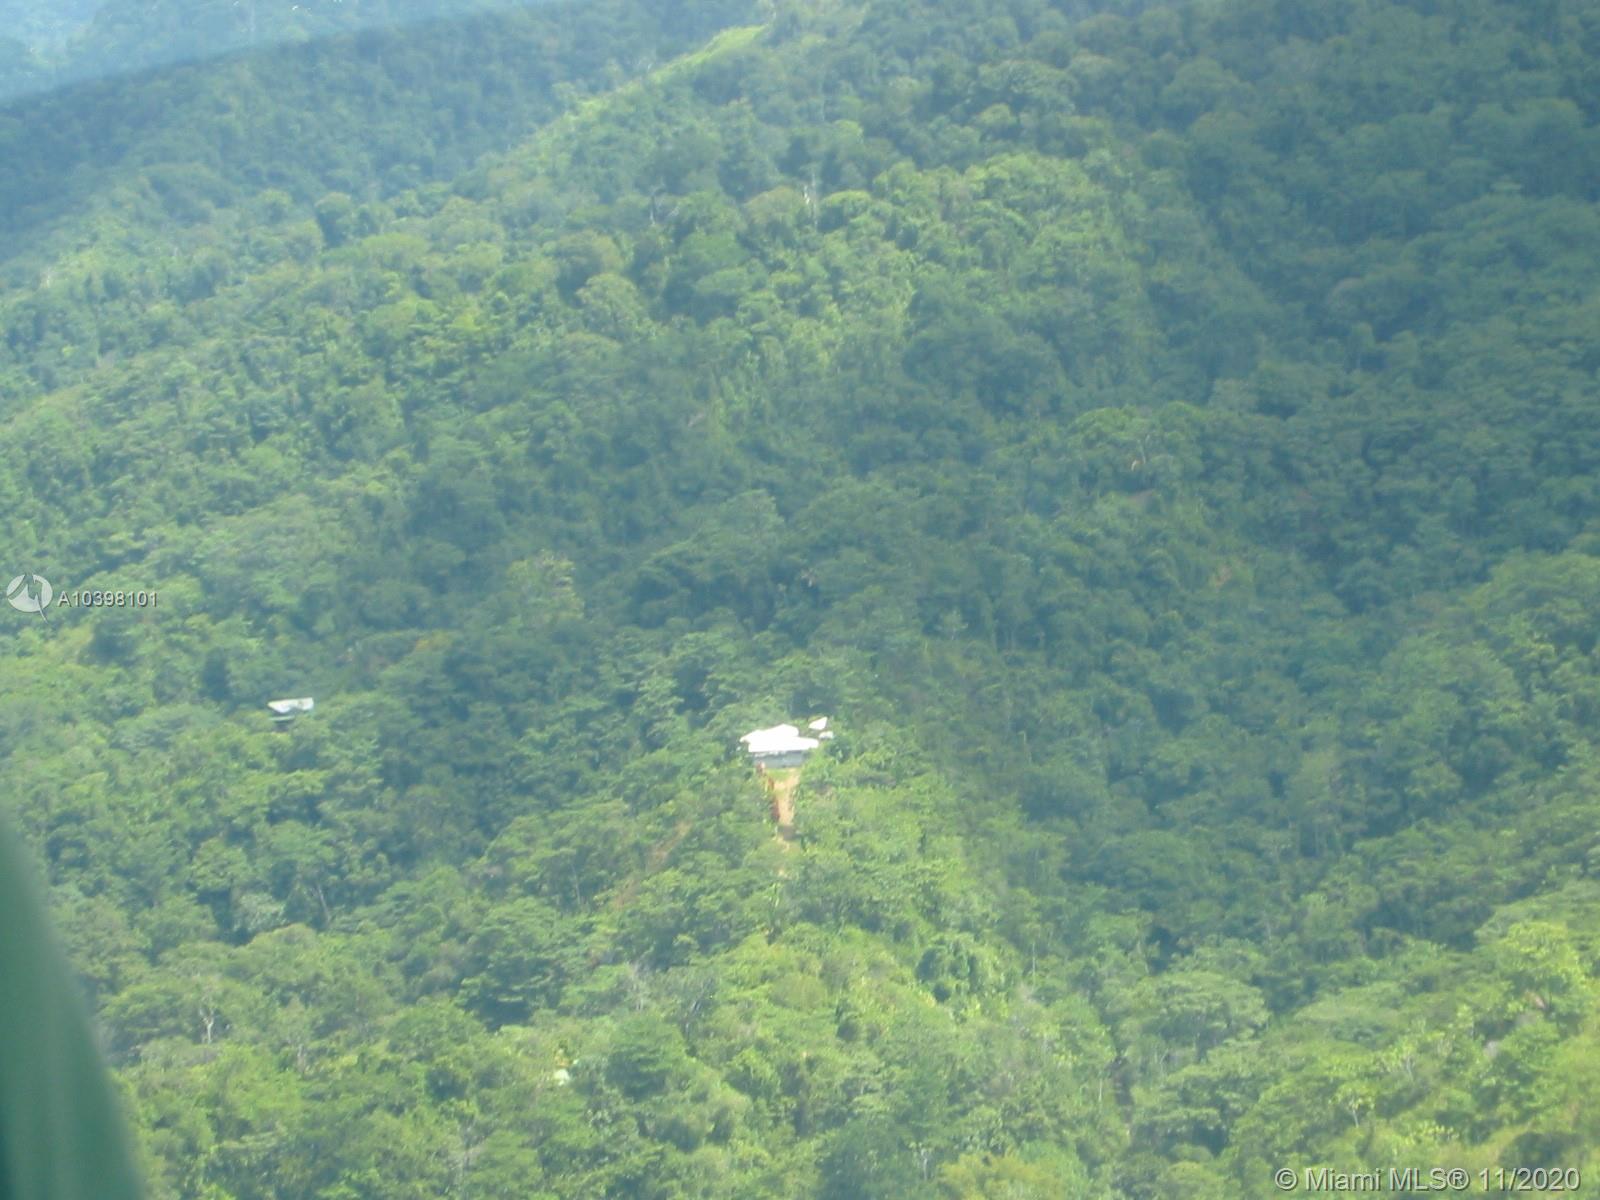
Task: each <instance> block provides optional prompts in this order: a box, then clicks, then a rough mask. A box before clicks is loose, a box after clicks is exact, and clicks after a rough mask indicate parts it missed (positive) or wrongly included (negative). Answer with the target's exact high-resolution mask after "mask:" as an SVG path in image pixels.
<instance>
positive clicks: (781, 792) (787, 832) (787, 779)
mask: <svg viewBox="0 0 1600 1200" xmlns="http://www.w3.org/2000/svg"><path fill="white" fill-rule="evenodd" d="M763 780H764V782H765V783H766V785H767V796H768V798H769V799H770V800H771V801H772V820H773V823H774V824H776V825H777V827H778V837H779V838H781V839H782V840H783V844H784V845H785V846H789V845H792V844H793V842H794V791H795V788H797V787H799V786H800V772H799V770H798V769H797V768H794V767H790V768H787V769H784V770H778V771H768V772H766V773H765V775H764V776H763Z"/></svg>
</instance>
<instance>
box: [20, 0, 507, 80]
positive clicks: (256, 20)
mask: <svg viewBox="0 0 1600 1200" xmlns="http://www.w3.org/2000/svg"><path fill="white" fill-rule="evenodd" d="M532 6H533V5H529V4H526V3H519V2H518V0H292V2H291V0H185V2H182V3H178V2H175V0H51V2H50V3H41V2H40V0H0V30H3V32H0V98H12V97H17V96H22V95H28V94H32V93H37V92H41V91H45V90H48V89H51V88H57V87H61V86H64V85H69V84H74V83H83V82H87V81H91V80H96V79H101V78H104V77H107V76H121V75H128V74H131V73H133V72H137V71H144V70H149V69H151V68H156V67H163V66H170V65H172V64H174V63H186V62H200V61H205V60H209V59H214V58H217V57H220V56H222V55H227V54H232V53H235V52H239V51H248V50H255V49H260V48H263V47H270V46H275V45H280V44H305V43H309V42H313V41H316V40H319V39H324V38H328V37H331V36H335V35H339V34H350V33H356V32H361V31H382V32H390V33H392V32H395V31H398V30H402V29H405V28H407V27H408V26H416V25H420V24H424V23H433V22H439V21H447V20H451V19H459V18H464V17H470V16H472V15H474V14H480V13H510V12H513V11H515V10H517V9H519V8H524V7H532Z"/></svg>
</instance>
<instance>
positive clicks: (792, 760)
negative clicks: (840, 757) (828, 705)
mask: <svg viewBox="0 0 1600 1200" xmlns="http://www.w3.org/2000/svg"><path fill="white" fill-rule="evenodd" d="M827 725H828V718H826V717H820V718H818V720H816V721H813V722H811V725H810V729H811V730H812V731H814V732H816V733H818V734H819V735H820V737H822V738H830V737H832V736H833V735H832V733H831V732H825V731H826V730H827ZM739 741H740V742H742V743H743V744H744V748H745V750H746V751H747V752H748V753H749V755H750V758H751V760H752V761H753V762H754V763H755V764H756V765H757V766H758V767H798V766H799V765H800V764H801V763H803V762H805V760H806V759H807V757H809V756H810V754H811V752H812V751H813V750H815V749H816V748H817V747H818V746H820V745H822V742H821V741H820V740H819V738H815V737H806V736H804V735H802V734H801V732H800V730H799V729H798V728H797V727H796V726H794V725H774V726H773V727H772V728H771V729H754V730H751V731H750V732H749V733H747V734H745V735H744V736H743V737H742V738H740V739H739Z"/></svg>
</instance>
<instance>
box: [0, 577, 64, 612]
mask: <svg viewBox="0 0 1600 1200" xmlns="http://www.w3.org/2000/svg"><path fill="white" fill-rule="evenodd" d="M35 585H37V586H35ZM55 598H56V591H55V589H54V588H53V587H51V586H50V581H49V580H48V579H46V578H45V577H44V576H43V575H18V576H17V577H16V578H15V579H13V580H12V581H11V582H10V583H8V584H6V600H7V601H8V602H9V603H10V605H11V607H12V608H14V609H16V610H17V611H18V612H26V613H43V612H44V610H45V609H47V608H49V607H50V602H51V601H52V600H54V599H55Z"/></svg>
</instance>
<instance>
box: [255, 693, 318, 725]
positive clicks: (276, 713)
mask: <svg viewBox="0 0 1600 1200" xmlns="http://www.w3.org/2000/svg"><path fill="white" fill-rule="evenodd" d="M316 706H317V702H316V701H315V700H314V699H312V698H311V697H310V696H301V697H299V698H298V699H294V700H268V701H267V707H268V708H270V709H271V710H272V721H273V723H274V724H275V725H288V724H289V723H290V722H291V721H293V720H294V719H295V718H296V717H298V716H299V715H300V714H301V713H308V712H310V711H311V710H312V709H313V708H315V707H316Z"/></svg>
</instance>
